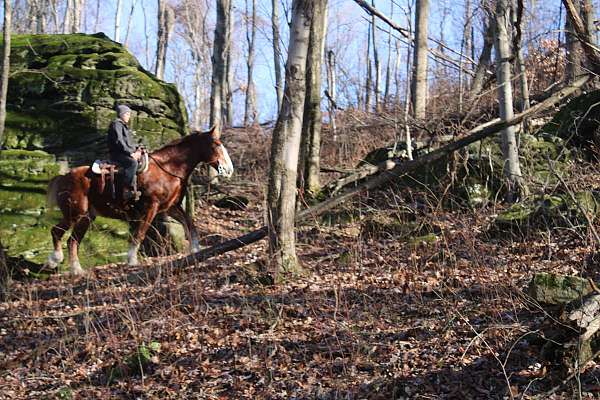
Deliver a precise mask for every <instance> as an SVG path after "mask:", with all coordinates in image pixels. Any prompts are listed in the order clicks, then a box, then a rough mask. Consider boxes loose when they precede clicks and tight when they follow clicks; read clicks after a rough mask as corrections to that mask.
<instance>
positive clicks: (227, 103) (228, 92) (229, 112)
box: [223, 0, 233, 126]
mask: <svg viewBox="0 0 600 400" xmlns="http://www.w3.org/2000/svg"><path fill="white" fill-rule="evenodd" d="M228 32H229V33H228V35H229V45H228V47H227V48H228V50H227V64H226V65H225V70H226V74H225V76H226V77H227V80H226V81H225V96H224V97H223V110H225V113H224V117H225V125H226V126H233V90H232V88H231V85H232V82H233V67H232V62H231V45H232V44H231V37H232V33H233V1H232V0H230V2H229V31H228Z"/></svg>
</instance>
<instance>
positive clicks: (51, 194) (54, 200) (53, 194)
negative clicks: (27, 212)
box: [46, 175, 64, 208]
mask: <svg viewBox="0 0 600 400" xmlns="http://www.w3.org/2000/svg"><path fill="white" fill-rule="evenodd" d="M63 177H64V175H58V176H55V177H54V178H52V179H50V182H48V190H47V192H46V205H47V206H48V208H52V207H54V206H56V205H58V197H57V195H58V184H59V183H60V180H61V179H62V178H63Z"/></svg>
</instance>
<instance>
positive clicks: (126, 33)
mask: <svg viewBox="0 0 600 400" xmlns="http://www.w3.org/2000/svg"><path fill="white" fill-rule="evenodd" d="M136 5H137V0H131V9H130V10H129V17H127V26H126V27H125V40H124V41H123V44H124V45H125V47H127V43H128V42H129V32H130V30H131V20H132V19H133V12H134V11H135V6H136Z"/></svg>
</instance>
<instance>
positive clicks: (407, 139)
mask: <svg viewBox="0 0 600 400" xmlns="http://www.w3.org/2000/svg"><path fill="white" fill-rule="evenodd" d="M406 19H407V23H408V34H409V37H412V32H413V29H412V28H413V26H412V10H411V9H410V5H409V9H408V14H407V18H406ZM411 48H412V47H411V45H410V42H408V43H407V45H406V85H405V86H404V144H405V145H406V155H407V157H408V159H409V160H412V159H413V154H412V138H411V134H410V125H409V123H408V116H409V113H410V104H411V93H410V90H411V87H412V82H411V73H410V72H411V71H412V68H413V65H412V62H411V60H412V57H411V56H412V55H411ZM398 54H400V51H398Z"/></svg>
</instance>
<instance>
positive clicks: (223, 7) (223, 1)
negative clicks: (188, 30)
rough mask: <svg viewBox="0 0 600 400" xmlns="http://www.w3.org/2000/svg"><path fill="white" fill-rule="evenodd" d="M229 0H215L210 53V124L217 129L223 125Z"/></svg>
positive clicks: (229, 40)
mask: <svg viewBox="0 0 600 400" xmlns="http://www.w3.org/2000/svg"><path fill="white" fill-rule="evenodd" d="M230 2H231V0H217V24H216V25H215V39H214V45H213V55H212V82H211V92H210V121H209V123H210V125H211V126H214V127H216V129H217V130H218V131H220V130H221V127H222V126H223V117H224V115H223V112H224V110H223V103H224V102H225V100H226V96H227V88H226V85H227V56H228V54H229V48H230V44H231V38H230V31H229V27H230V23H229V19H230V18H231V14H230V13H229V10H230V9H231V7H230Z"/></svg>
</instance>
